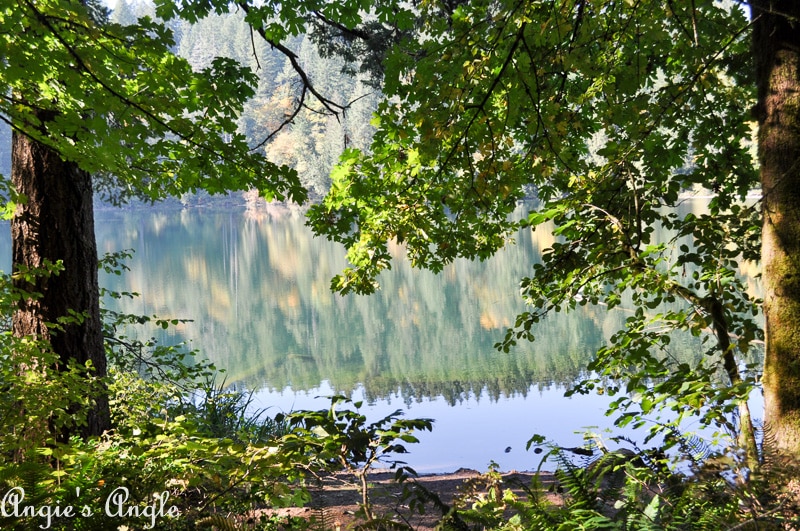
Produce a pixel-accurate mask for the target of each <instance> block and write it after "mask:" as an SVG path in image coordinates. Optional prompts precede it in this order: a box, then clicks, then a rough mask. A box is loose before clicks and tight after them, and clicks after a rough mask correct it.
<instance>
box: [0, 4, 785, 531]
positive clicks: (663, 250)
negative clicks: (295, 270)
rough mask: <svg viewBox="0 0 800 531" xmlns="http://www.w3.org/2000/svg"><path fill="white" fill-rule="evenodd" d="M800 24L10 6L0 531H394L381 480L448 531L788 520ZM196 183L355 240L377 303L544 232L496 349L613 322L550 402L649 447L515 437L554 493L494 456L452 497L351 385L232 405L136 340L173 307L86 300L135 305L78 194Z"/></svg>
mask: <svg viewBox="0 0 800 531" xmlns="http://www.w3.org/2000/svg"><path fill="white" fill-rule="evenodd" d="M798 20H800V5H798V4H796V3H795V2H793V1H791V0H772V1H765V0H750V1H748V2H737V1H733V0H725V1H712V0H697V1H693V2H690V3H687V2H673V1H666V2H663V1H657V0H624V1H619V2H616V1H615V2H606V1H601V0H544V1H528V0H508V1H506V0H500V1H498V0H492V1H489V0H455V1H450V0H420V1H412V2H406V1H399V0H398V1H380V2H371V1H368V0H335V1H330V2H307V1H297V0H288V1H285V2H270V1H263V2H262V1H250V0H240V1H237V2H228V1H222V0H204V1H197V2H194V1H186V2H177V1H174V0H156V1H155V2H153V3H152V4H149V3H146V2H133V3H128V2H125V1H120V2H119V3H118V4H117V5H116V8H115V9H114V10H109V9H107V7H106V6H105V5H104V4H103V3H101V2H98V1H96V0H3V2H2V4H0V28H2V31H0V94H2V96H0V119H1V120H2V121H3V122H4V123H5V124H6V125H7V126H8V127H7V128H5V129H3V131H2V133H0V140H2V141H3V143H4V144H5V145H6V146H10V149H7V150H3V151H2V153H3V155H2V160H1V161H0V162H2V167H0V170H1V171H2V172H3V176H4V177H7V178H4V179H3V181H2V184H3V195H4V198H5V205H4V206H5V208H4V210H3V212H4V216H5V218H6V219H8V220H9V224H10V230H11V244H12V253H11V254H12V270H11V272H10V273H7V274H6V273H4V274H3V275H2V276H0V315H2V324H3V330H2V343H0V362H1V364H0V385H2V386H3V391H4V392H3V394H2V398H0V400H2V408H0V412H2V423H3V430H2V431H1V432H0V456H2V457H1V459H2V460H1V461H0V494H2V498H0V525H2V526H3V527H4V528H6V527H7V528H10V529H36V528H45V529H109V528H136V529H138V528H143V529H152V528H158V529H194V528H198V527H207V528H220V529H287V528H293V527H305V528H319V527H322V528H337V526H336V525H335V524H332V523H331V522H327V521H326V519H325V514H324V508H319V509H320V511H319V515H318V516H319V517H317V515H315V516H313V517H311V518H308V519H305V518H295V517H281V516H278V513H276V512H275V509H277V508H280V507H287V506H302V505H307V504H313V500H312V496H311V493H312V492H313V491H314V489H315V488H319V486H320V485H321V484H323V483H324V482H325V481H330V480H331V479H332V478H337V477H348V478H350V479H351V480H352V481H353V483H354V484H355V485H356V488H357V489H358V490H359V492H360V493H361V499H360V503H359V507H360V508H359V511H358V515H357V516H358V518H359V524H358V527H359V528H362V527H363V528H375V529H388V528H392V529H397V528H404V529H407V528H409V525H408V524H407V522H406V521H404V520H403V519H402V518H401V517H400V516H399V514H392V513H386V514H384V513H383V512H380V513H379V512H376V511H375V506H374V505H373V503H372V502H371V500H370V480H369V477H370V476H369V473H370V471H371V470H372V469H373V468H374V467H376V466H377V465H379V464H384V465H392V470H393V471H394V472H395V481H396V482H397V483H398V484H400V485H401V486H402V487H403V489H402V495H401V503H403V504H405V505H406V506H407V507H408V508H410V509H413V510H425V509H426V508H427V509H428V510H433V511H434V512H436V513H437V514H438V513H439V512H440V513H441V518H440V519H439V521H438V526H439V527H441V528H445V529H450V528H454V529H484V528H492V529H494V528H497V529H714V530H716V529H744V528H750V529H761V528H767V529H793V528H796V527H797V524H798V516H797V515H798V514H800V496H798V484H797V479H796V478H797V477H798V476H797V472H798V457H799V456H800V342H798V340H797V337H798V335H799V334H798V332H800V330H798V327H799V326H800V324H798V323H800V275H798V274H797V272H798V265H797V264H798V258H799V257H800V246H798V242H800V217H798V213H800V208H798V206H800V195H798V194H800V186H798V185H797V184H798V180H800V163H798V161H800V127H798V126H797V124H798V120H800V101H798V94H800V86H798V85H800V33H798V32H797V31H796V30H795V27H796V24H797V22H798ZM698 191H702V193H703V194H705V195H707V196H708V202H707V204H706V205H705V206H704V208H703V209H702V210H698V211H692V210H691V209H689V210H686V209H682V208H681V206H682V205H683V204H684V203H685V201H686V200H687V197H689V196H691V194H693V193H697V192H698ZM212 197H223V198H229V199H230V198H231V197H233V198H234V200H235V201H240V199H239V198H242V199H241V201H245V202H248V203H253V202H255V201H256V199H257V198H258V200H259V201H260V200H261V199H263V200H264V201H265V202H267V203H271V202H276V203H284V204H292V205H299V206H301V207H302V212H303V214H304V215H305V223H306V224H307V225H308V226H309V227H310V228H311V230H312V231H313V232H314V234H315V235H316V236H317V237H319V238H325V239H327V240H328V241H330V242H333V243H335V244H336V245H338V246H340V247H341V248H342V249H344V250H346V253H347V265H346V266H345V267H344V268H343V269H342V270H341V272H340V273H338V274H337V275H336V276H334V277H333V278H332V279H331V280H330V284H329V288H330V289H331V291H332V292H333V293H334V294H336V296H337V297H338V296H340V295H341V296H346V295H348V294H361V295H366V296H371V297H375V293H376V292H377V291H378V290H380V289H381V285H380V282H379V281H380V280H381V279H382V278H383V277H381V276H380V275H381V272H383V271H386V270H388V269H391V268H392V266H393V264H394V263H395V261H396V260H397V258H398V254H401V253H398V249H402V254H403V256H404V259H405V260H407V261H408V262H409V263H410V265H411V266H413V267H414V268H418V269H426V270H429V271H432V272H434V273H439V272H442V271H444V270H445V268H447V267H449V266H450V265H451V264H454V263H457V262H456V261H457V260H466V261H482V260H486V259H488V258H490V257H492V256H494V255H495V254H496V253H498V252H499V251H500V250H501V249H503V248H505V247H508V246H509V245H511V244H512V242H513V241H514V240H515V239H516V238H518V237H519V234H521V233H522V234H525V233H530V232H531V231H546V232H548V233H549V234H550V237H549V238H547V244H546V247H545V248H543V249H542V250H541V256H540V257H539V258H537V259H536V260H535V261H534V263H532V264H530V267H529V269H528V272H527V273H526V274H525V275H524V276H522V277H521V278H520V279H519V284H518V286H519V294H520V296H521V298H522V300H523V301H524V303H525V309H524V311H522V312H520V313H519V314H518V315H517V317H516V318H515V319H514V321H513V322H509V323H507V324H504V325H503V328H505V334H504V335H502V336H501V337H499V338H498V341H497V343H496V344H495V345H493V348H495V349H497V350H499V351H501V352H503V353H506V354H507V355H508V356H511V357H513V356H514V355H515V351H516V350H515V349H517V348H518V346H519V344H520V343H530V342H532V343H533V345H536V341H537V338H539V337H540V336H541V337H547V336H546V334H540V332H542V330H543V329H546V328H547V326H548V325H549V319H550V318H551V317H552V316H553V315H554V314H560V313H570V312H575V311H578V310H581V309H586V308H590V309H592V308H593V309H594V311H597V312H598V314H597V315H598V316H599V317H598V319H603V316H604V315H608V312H610V311H611V310H614V309H616V308H620V307H621V306H622V305H624V306H625V308H627V309H629V311H628V313H627V314H626V316H625V318H624V319H606V320H605V321H603V325H602V326H603V329H604V333H605V335H604V336H603V340H602V341H601V342H600V343H601V344H600V346H599V347H598V348H597V350H596V352H594V353H593V354H592V356H591V358H590V359H581V360H576V361H575V362H576V363H579V364H580V365H582V367H581V370H582V373H581V374H582V375H583V376H582V377H581V378H580V380H579V381H577V382H569V386H570V388H569V389H568V391H567V394H570V395H575V394H602V395H605V396H609V397H612V398H613V400H612V401H611V402H610V406H609V409H608V411H607V415H608V416H610V417H611V418H613V419H614V424H615V426H616V427H617V428H620V429H623V428H632V429H633V430H634V431H635V432H636V433H637V434H638V437H636V438H635V439H634V438H632V437H630V436H627V435H625V436H617V437H615V439H616V441H617V442H621V443H625V444H626V445H627V447H626V448H625V450H624V451H621V450H612V449H609V448H608V447H606V446H605V445H604V444H603V443H602V442H601V441H598V440H596V439H588V440H587V442H586V446H585V447H583V448H563V447H561V446H559V444H558V441H549V440H546V438H544V437H542V436H541V435H537V434H535V433H532V434H531V438H530V440H529V441H528V448H529V449H531V450H532V451H533V452H534V453H535V454H536V455H540V454H541V455H542V457H543V458H545V459H546V460H544V459H543V461H542V466H543V467H550V466H552V467H553V468H554V469H555V470H554V474H555V477H556V479H557V480H558V482H559V485H560V486H559V497H558V500H559V501H558V503H553V502H552V501H551V498H549V497H547V496H546V495H545V492H544V490H543V487H542V484H541V482H538V481H537V480H536V478H534V481H533V482H532V483H531V484H530V485H526V486H524V488H522V489H521V490H520V489H518V490H517V491H515V492H512V491H510V490H508V491H503V490H502V489H501V487H500V485H499V483H498V482H497V481H496V479H497V470H495V469H492V468H491V467H490V470H489V471H488V472H486V474H484V475H483V476H481V478H482V479H481V480H480V481H478V482H472V483H470V485H469V486H468V487H467V490H468V491H469V492H471V494H470V495H465V496H464V497H461V498H456V499H454V500H452V501H450V502H447V503H445V502H443V501H442V500H441V499H439V498H438V497H437V496H435V495H434V494H433V493H431V492H430V491H427V490H426V489H425V487H424V485H422V484H421V483H420V482H418V481H416V480H415V479H416V476H417V475H416V472H415V471H414V470H413V469H412V468H410V467H408V466H406V465H405V464H404V462H403V461H402V460H401V458H402V455H403V454H404V453H406V452H407V451H408V448H407V447H408V445H411V444H414V443H416V442H418V440H419V439H418V437H417V436H418V434H419V433H420V432H423V431H429V430H431V429H432V428H433V426H434V424H433V420H432V419H425V418H421V419H409V418H406V417H405V416H404V415H403V412H402V411H400V410H398V411H396V412H394V413H392V414H389V415H387V416H386V417H384V418H382V419H378V420H372V419H367V418H366V417H365V416H364V415H363V414H362V413H361V412H360V409H361V407H362V404H361V403H359V402H352V401H351V400H350V399H349V398H348V397H346V396H339V395H337V396H332V397H330V407H329V408H328V409H323V410H319V411H293V412H288V413H280V414H277V415H275V416H272V417H269V416H266V415H255V416H253V415H248V395H247V393H246V392H242V391H238V390H236V389H229V388H226V387H224V386H222V385H218V383H219V380H218V377H219V373H218V370H217V368H216V367H215V366H214V365H213V364H211V363H208V362H204V361H201V360H200V359H197V358H196V357H195V356H193V355H192V353H186V352H184V351H181V350H177V349H176V348H174V347H171V346H168V345H163V344H158V343H157V342H153V341H141V340H138V339H132V338H131V337H130V336H128V335H126V333H125V332H124V330H125V329H126V327H129V326H136V325H142V324H148V323H149V324H154V325H156V326H157V327H161V328H170V327H171V326H180V325H181V321H180V320H179V319H167V318H157V317H155V316H147V315H134V314H128V313H124V312H117V311H112V310H110V309H108V308H104V307H103V306H102V305H101V300H104V298H108V297H111V298H126V297H132V296H135V295H134V294H132V293H129V292H110V291H109V290H107V289H106V288H105V287H101V285H100V284H99V282H98V264H99V269H100V270H102V271H104V272H105V273H106V274H110V275H120V276H123V275H125V274H126V268H127V266H126V260H127V259H128V258H130V255H129V253H128V252H127V251H114V252H110V253H100V252H98V247H97V240H96V232H97V231H96V229H97V227H96V221H95V215H94V211H95V204H96V202H97V203H98V204H99V203H104V204H106V205H107V206H112V207H117V206H120V205H125V204H134V205H138V204H139V203H153V202H161V201H178V202H179V203H180V204H181V205H182V206H191V205H197V204H202V203H204V202H206V201H211V200H212V199H211V198H212ZM531 198H535V202H534V203H532V206H531V207H530V209H528V210H526V211H525V213H524V215H519V211H518V207H519V206H520V203H521V202H522V201H523V200H526V199H531ZM213 200H214V201H216V199H213ZM462 263H464V262H462ZM754 270H755V271H757V272H758V273H757V277H758V281H759V282H760V284H761V290H760V291H759V292H758V293H754V292H753V290H751V289H750V287H751V286H750V285H749V283H750V279H748V278H746V276H745V275H743V272H744V271H751V272H752V271H754ZM451 271H452V270H451ZM455 271H457V273H456V274H463V275H470V271H469V268H468V267H466V268H462V269H460V270H455ZM486 284H489V285H490V284H491V283H490V282H486ZM266 296H267V297H268V296H269V294H268V293H267V294H266ZM397 308H400V305H398V306H397ZM456 315H457V314H456ZM399 319H402V316H400V317H399ZM487 319H488V317H487ZM487 323H488V320H487ZM245 324H246V323H245ZM230 326H235V325H230ZM273 326H281V324H280V323H277V324H275V325H273ZM494 326H495V323H492V327H494ZM246 329H247V328H246V326H245V330H246ZM565 336H566V333H565ZM677 338H687V339H686V340H683V339H677ZM418 339H419V340H420V341H423V340H424V341H426V342H428V343H433V344H435V343H436V342H437V340H438V338H418ZM256 340H257V339H256ZM383 340H387V341H388V338H377V341H378V342H380V341H383ZM263 341H267V342H268V341H269V339H267V340H263ZM679 342H684V343H687V344H692V345H696V346H694V347H693V348H694V349H695V352H694V354H695V355H694V356H689V357H686V356H678V355H676V354H675V353H676V352H677V351H676V350H675V343H679ZM392 343H393V345H392V347H396V348H400V349H402V348H408V349H409V350H412V351H413V350H424V348H425V346H424V345H421V344H418V345H414V344H412V343H404V342H403V341H394V342H392ZM339 347H340V348H348V347H347V346H345V345H341V346H339ZM276 348H280V347H276ZM387 348H388V347H387ZM361 350H367V349H361ZM341 354H342V352H333V353H332V355H333V356H334V360H335V356H336V355H341ZM412 354H413V353H409V355H410V356H411V355H412ZM510 359H513V358H510ZM335 363H336V362H335V361H333V362H330V366H334V365H335ZM554 373H557V371H554ZM487 381H489V382H491V374H490V375H489V376H488V377H487ZM565 383H566V382H565ZM508 385H512V386H513V385H515V384H514V382H509V383H508ZM756 394H758V395H763V399H764V411H763V422H761V421H758V420H757V419H758V418H760V415H759V413H758V412H757V413H755V414H754V412H752V411H751V409H750V408H751V406H750V398H751V397H753V396H754V395H756ZM654 419H655V420H654ZM687 420H691V421H692V422H696V423H699V424H700V425H701V426H703V427H704V428H706V429H707V430H708V431H707V432H706V433H711V434H712V435H711V437H710V438H703V437H701V436H699V435H697V434H696V433H692V432H684V430H683V426H684V422H685V421H687ZM398 456H400V457H398ZM582 457H583V458H586V457H588V459H582ZM484 487H485V488H484Z"/></svg>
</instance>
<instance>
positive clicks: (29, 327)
mask: <svg viewBox="0 0 800 531" xmlns="http://www.w3.org/2000/svg"><path fill="white" fill-rule="evenodd" d="M11 158H12V171H11V180H12V183H13V184H14V187H15V188H16V190H17V192H19V193H20V194H22V195H23V196H25V197H26V198H27V201H26V202H24V204H22V205H19V206H18V207H17V211H16V213H15V215H14V218H13V219H12V221H11V235H12V254H13V264H14V270H15V271H19V268H20V267H27V268H40V267H42V266H43V265H44V264H46V263H47V262H50V263H56V262H58V261H61V262H62V263H63V271H61V272H60V273H59V274H58V275H53V276H50V277H49V278H48V277H46V276H40V277H37V278H36V279H35V280H34V281H33V285H31V284H28V283H26V282H25V280H24V279H21V278H17V277H15V283H16V284H17V287H19V288H22V289H26V290H31V291H33V292H38V293H40V294H41V297H39V298H36V299H27V300H22V301H20V303H19V306H18V309H17V311H16V312H15V314H14V317H13V332H14V335H16V336H17V337H23V336H32V337H36V338H39V339H43V340H46V341H49V342H50V345H51V347H52V350H53V352H54V353H55V354H57V356H58V358H59V359H60V364H59V368H63V367H65V366H66V364H67V362H68V361H70V360H75V361H77V362H79V363H80V364H81V365H84V366H85V365H86V364H87V362H91V366H92V368H93V371H94V374H95V375H96V376H99V377H104V376H105V375H106V357H105V350H104V346H103V334H102V326H101V322H100V307H99V304H100V302H99V301H100V298H99V288H98V283H97V244H96V242H95V233H94V212H93V206H92V186H91V176H90V175H89V174H88V173H86V172H85V171H83V170H81V169H80V168H78V167H77V166H76V165H75V164H74V163H70V162H65V161H64V160H62V159H61V157H60V156H59V154H58V153H57V152H55V151H54V150H52V149H50V148H49V147H47V146H45V145H43V144H41V143H39V142H37V141H35V140H33V139H31V138H29V137H27V136H25V135H22V134H19V133H14V135H13V139H12V154H11ZM71 312H77V314H82V315H83V316H85V318H84V319H82V322H77V323H70V324H66V325H65V326H63V328H61V329H56V328H55V327H53V326H51V323H56V322H57V321H58V320H59V318H63V317H66V316H68V315H70V314H71ZM73 410H74V411H75V413H76V414H77V413H79V412H78V411H77V409H76V407H73ZM80 413H85V414H86V418H87V424H86V426H84V427H81V428H80V429H79V431H78V432H74V431H73V430H66V431H62V432H61V433H57V434H54V435H56V436H57V437H58V438H59V439H63V438H65V437H68V436H70V435H73V434H76V433H77V434H79V435H81V436H83V437H86V436H91V435H99V434H101V433H102V432H103V431H105V430H107V429H109V428H110V415H109V406H108V397H107V395H106V394H105V392H101V393H100V395H99V396H98V397H97V398H96V399H95V401H94V402H93V405H92V406H91V407H90V409H89V411H86V412H80Z"/></svg>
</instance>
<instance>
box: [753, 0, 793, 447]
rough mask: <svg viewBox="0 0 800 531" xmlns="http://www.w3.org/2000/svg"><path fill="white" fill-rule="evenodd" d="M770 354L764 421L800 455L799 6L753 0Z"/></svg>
mask: <svg viewBox="0 0 800 531" xmlns="http://www.w3.org/2000/svg"><path fill="white" fill-rule="evenodd" d="M751 5H752V8H753V20H754V27H753V29H754V55H755V59H756V79H757V83H758V106H757V108H756V112H757V118H758V122H759V137H758V148H759V162H760V165H761V183H762V192H763V205H762V207H763V216H764V221H763V234H762V238H763V240H762V246H763V247H762V262H763V277H764V315H765V322H766V339H767V346H766V356H765V366H764V379H763V385H764V398H765V421H766V426H767V430H768V437H772V438H773V439H774V440H775V442H776V444H777V446H778V449H780V450H783V451H785V452H787V453H789V454H793V455H795V456H798V457H800V31H798V29H797V28H796V27H795V26H796V24H797V21H798V20H800V4H798V3H797V2H795V1H794V0H783V1H771V2H767V1H754V2H752V3H751Z"/></svg>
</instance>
